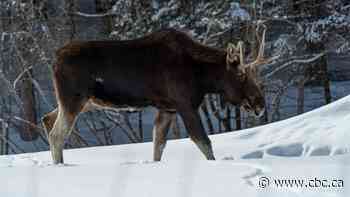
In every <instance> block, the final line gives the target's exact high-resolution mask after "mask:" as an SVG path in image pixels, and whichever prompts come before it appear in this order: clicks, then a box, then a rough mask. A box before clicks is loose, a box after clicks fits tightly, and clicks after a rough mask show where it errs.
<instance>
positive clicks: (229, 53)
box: [226, 43, 239, 70]
mask: <svg viewBox="0 0 350 197" xmlns="http://www.w3.org/2000/svg"><path fill="white" fill-rule="evenodd" d="M238 54H239V47H238V46H236V45H234V44H232V43H228V45H227V48H226V69H227V70H230V69H231V66H232V65H233V64H234V63H235V62H238Z"/></svg>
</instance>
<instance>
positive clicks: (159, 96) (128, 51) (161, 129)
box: [43, 28, 266, 164]
mask: <svg viewBox="0 0 350 197" xmlns="http://www.w3.org/2000/svg"><path fill="white" fill-rule="evenodd" d="M265 30H266V28H265ZM265 30H264V32H263V36H262V38H261V42H260V43H261V44H260V50H259V55H258V58H257V60H256V61H254V62H253V63H250V64H244V63H243V54H242V43H241V42H239V44H237V46H235V45H233V44H229V45H228V47H227V49H226V50H218V49H215V48H212V47H208V46H205V45H202V44H200V43H198V42H196V41H194V40H193V39H192V38H191V37H189V36H188V35H187V34H185V33H183V32H181V31H178V30H174V29H164V30H160V31H158V32H155V33H151V34H149V35H147V36H144V37H141V38H138V39H135V40H125V41H86V42H77V41H75V42H71V43H69V44H67V45H65V46H64V47H63V48H61V49H59V50H58V51H57V62H56V63H55V64H54V66H53V81H54V87H55V94H56V98H57V102H58V107H57V109H55V110H54V111H52V112H50V113H48V114H46V115H45V116H44V118H43V124H44V128H45V129H46V132H47V135H48V139H49V143H50V150H51V154H52V158H53V162H54V163H55V164H58V163H63V148H64V138H65V137H67V136H68V135H69V134H70V133H71V130H72V127H73V125H74V123H75V120H76V118H77V116H78V115H79V113H81V112H86V111H89V110H91V109H92V108H94V107H105V108H111V107H112V108H120V107H126V106H130V107H145V106H150V105H151V106H154V107H156V108H157V109H158V110H159V111H158V113H157V115H156V119H155V122H154V124H155V125H154V129H153V132H154V133H153V136H154V158H153V159H154V160H155V161H159V160H160V159H161V156H162V152H163V149H164V147H165V144H166V135H167V132H168V129H169V125H170V123H171V120H172V119H173V118H174V116H175V114H176V112H177V113H178V114H179V115H180V116H181V117H182V119H183V121H184V124H185V127H186V129H187V132H188V134H189V136H190V138H191V139H192V140H193V141H194V143H195V144H196V145H197V146H198V148H199V149H200V150H201V151H202V153H203V154H204V155H205V157H206V158H207V159H208V160H214V159H215V157H214V154H213V150H212V146H211V142H210V139H209V138H208V136H207V134H206V133H205V130H204V128H203V125H202V123H201V119H200V115H199V112H198V107H199V106H200V104H201V102H202V100H203V97H204V96H205V94H207V93H220V94H222V95H223V96H224V98H225V100H226V101H227V102H229V103H231V104H233V105H242V106H243V107H244V108H245V109H246V110H249V111H253V112H255V114H257V115H258V114H261V113H262V112H263V111H264V103H265V102H264V96H263V94H262V92H261V89H260V87H259V85H258V81H257V78H256V74H255V67H256V65H258V64H261V62H263V61H264V60H263V56H262V55H263V50H264V47H263V46H264V37H265Z"/></svg>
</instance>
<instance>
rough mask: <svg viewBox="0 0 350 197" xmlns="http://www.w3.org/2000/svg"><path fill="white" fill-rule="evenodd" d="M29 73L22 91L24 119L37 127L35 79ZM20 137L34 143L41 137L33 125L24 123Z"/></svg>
mask: <svg viewBox="0 0 350 197" xmlns="http://www.w3.org/2000/svg"><path fill="white" fill-rule="evenodd" d="M28 72H29V74H28V75H27V77H26V78H25V79H24V80H23V85H22V86H21V89H20V95H21V98H22V103H23V118H24V119H25V120H26V121H28V122H30V123H33V124H34V125H35V124H36V122H37V116H36V108H35V103H36V101H35V94H34V88H33V84H32V81H31V77H33V73H32V72H31V71H28ZM29 75H30V76H31V77H30V76H29ZM20 136H21V139H22V140H24V141H33V140H36V139H37V138H38V137H39V133H38V132H37V131H36V128H34V127H33V126H32V125H30V124H26V123H24V125H23V131H21V132H20Z"/></svg>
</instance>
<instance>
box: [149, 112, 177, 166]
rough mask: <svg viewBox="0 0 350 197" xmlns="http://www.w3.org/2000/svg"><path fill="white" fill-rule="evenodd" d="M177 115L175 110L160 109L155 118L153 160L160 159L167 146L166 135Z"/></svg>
mask: <svg viewBox="0 0 350 197" xmlns="http://www.w3.org/2000/svg"><path fill="white" fill-rule="evenodd" d="M175 117H176V113H175V112H167V111H164V110H159V112H158V113H157V115H156V118H155V120H154V127H153V160H154V161H160V160H161V158H162V154H163V150H164V148H165V146H166V141H167V139H166V137H167V134H168V131H169V127H170V124H171V122H172V121H173V119H174V118H175Z"/></svg>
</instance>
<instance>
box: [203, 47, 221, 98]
mask: <svg viewBox="0 0 350 197" xmlns="http://www.w3.org/2000/svg"><path fill="white" fill-rule="evenodd" d="M220 52H221V53H218V55H216V56H215V57H211V59H210V61H206V59H203V60H201V61H198V62H197V63H198V64H200V67H201V68H203V69H201V70H202V72H201V73H200V75H201V76H200V83H201V89H202V90H203V91H204V92H205V93H222V92H223V90H224V87H223V86H224V77H225V74H226V73H225V72H227V70H226V52H225V51H220Z"/></svg>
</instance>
